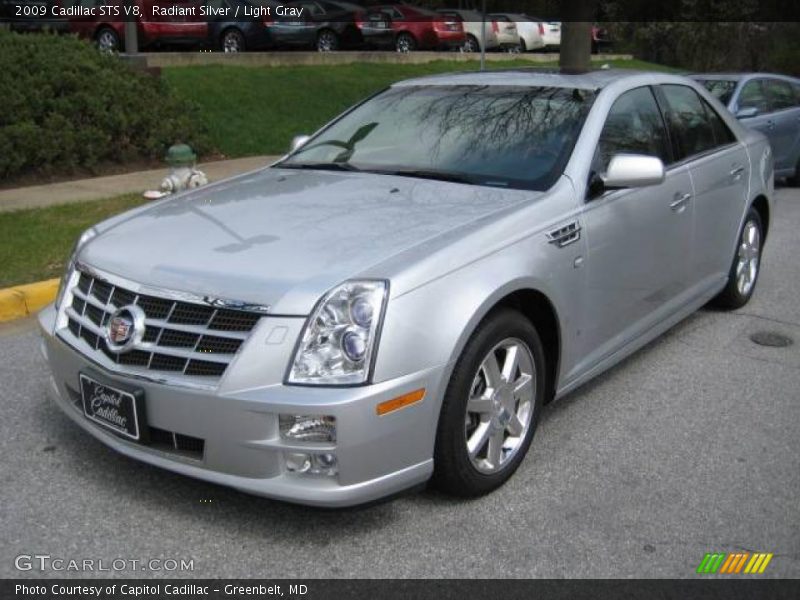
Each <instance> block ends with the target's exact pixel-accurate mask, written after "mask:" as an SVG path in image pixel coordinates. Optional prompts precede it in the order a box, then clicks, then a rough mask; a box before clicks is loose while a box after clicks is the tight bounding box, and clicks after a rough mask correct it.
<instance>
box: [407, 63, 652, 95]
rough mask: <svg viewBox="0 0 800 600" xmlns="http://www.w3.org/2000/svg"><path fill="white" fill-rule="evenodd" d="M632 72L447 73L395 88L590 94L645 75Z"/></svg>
mask: <svg viewBox="0 0 800 600" xmlns="http://www.w3.org/2000/svg"><path fill="white" fill-rule="evenodd" d="M644 73H645V72H644V71H634V70H630V69H600V70H596V71H589V72H586V73H579V74H566V73H561V72H559V71H558V70H557V69H541V68H539V69H537V68H521V69H503V70H490V71H470V72H462V73H444V74H441V75H429V76H426V77H416V78H414V79H406V80H405V81H400V82H398V83H396V84H395V86H412V85H510V86H514V85H519V86H542V87H566V88H578V89H587V90H596V89H601V88H604V87H606V86H608V85H609V84H611V83H613V82H615V81H619V80H621V79H626V78H629V77H636V76H639V75H642V74H644Z"/></svg>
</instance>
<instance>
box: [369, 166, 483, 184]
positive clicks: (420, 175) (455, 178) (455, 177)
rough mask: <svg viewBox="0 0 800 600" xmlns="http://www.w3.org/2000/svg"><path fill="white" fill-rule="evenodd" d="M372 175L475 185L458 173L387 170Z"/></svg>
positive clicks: (373, 171) (472, 180) (424, 170)
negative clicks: (378, 174)
mask: <svg viewBox="0 0 800 600" xmlns="http://www.w3.org/2000/svg"><path fill="white" fill-rule="evenodd" d="M370 172H372V173H380V174H382V175H400V176H401V177H416V178H417V179H434V180H436V181H452V182H453V183H470V184H474V183H475V180H474V179H472V178H471V177H467V176H466V175H460V174H458V173H449V172H447V171H429V170H426V169H391V170H390V169H387V170H380V171H379V170H372V169H370Z"/></svg>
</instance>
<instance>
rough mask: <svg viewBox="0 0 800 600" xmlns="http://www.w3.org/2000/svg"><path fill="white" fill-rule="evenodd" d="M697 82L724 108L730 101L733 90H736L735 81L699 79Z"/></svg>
mask: <svg viewBox="0 0 800 600" xmlns="http://www.w3.org/2000/svg"><path fill="white" fill-rule="evenodd" d="M698 81H699V82H700V83H702V84H703V85H704V86H705V88H706V89H707V90H708V91H709V92H711V93H712V94H713V95H714V96H715V97H716V98H717V99H718V100H719V101H720V102H722V103H723V104H724V105H726V106H727V105H728V103H729V102H730V101H731V96H733V90H735V89H736V81H733V80H731V79H699V80H698Z"/></svg>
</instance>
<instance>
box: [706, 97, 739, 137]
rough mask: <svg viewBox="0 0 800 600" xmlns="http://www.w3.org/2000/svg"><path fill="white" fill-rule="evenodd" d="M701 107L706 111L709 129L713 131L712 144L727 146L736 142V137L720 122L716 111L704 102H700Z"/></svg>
mask: <svg viewBox="0 0 800 600" xmlns="http://www.w3.org/2000/svg"><path fill="white" fill-rule="evenodd" d="M701 100H702V99H701ZM702 102H703V107H704V108H705V109H706V114H707V115H708V119H709V121H711V129H712V130H713V131H714V142H715V143H716V145H717V146H727V145H728V144H732V143H734V142H735V141H736V136H735V135H733V132H732V131H731V130H730V128H729V127H728V126H727V125H726V124H725V121H723V120H722V117H720V116H719V113H717V111H716V110H714V108H713V107H712V106H711V105H710V104H709V103H708V102H706V101H705V100H702Z"/></svg>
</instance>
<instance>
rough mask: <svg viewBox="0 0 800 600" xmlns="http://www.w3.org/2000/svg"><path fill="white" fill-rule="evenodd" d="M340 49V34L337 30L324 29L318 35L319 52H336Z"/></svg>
mask: <svg viewBox="0 0 800 600" xmlns="http://www.w3.org/2000/svg"><path fill="white" fill-rule="evenodd" d="M338 49H339V36H338V35H336V32H335V31H331V30H330V29H323V30H322V31H320V32H319V35H318V36H317V52H334V51H335V50H338Z"/></svg>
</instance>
